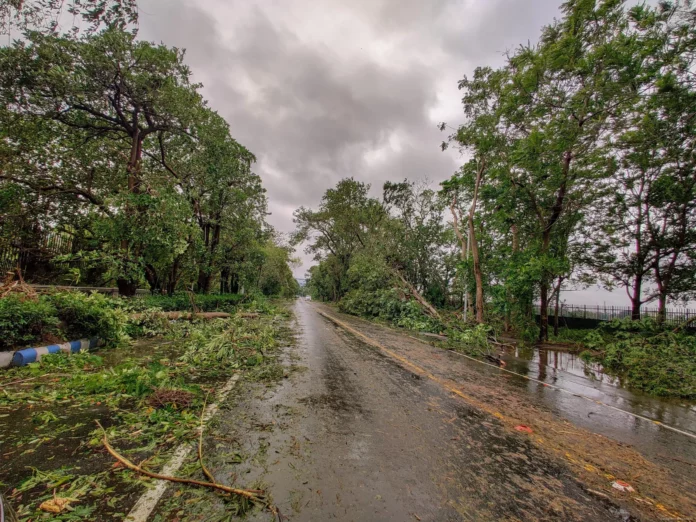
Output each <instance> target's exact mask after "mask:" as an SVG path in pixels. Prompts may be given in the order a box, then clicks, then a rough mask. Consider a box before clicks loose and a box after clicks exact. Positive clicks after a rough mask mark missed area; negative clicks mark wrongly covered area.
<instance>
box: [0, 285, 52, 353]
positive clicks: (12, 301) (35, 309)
mask: <svg viewBox="0 0 696 522" xmlns="http://www.w3.org/2000/svg"><path fill="white" fill-rule="evenodd" d="M57 333H58V317H57V316H56V309H55V307H54V306H53V304H52V303H50V302H49V301H47V300H46V299H38V300H33V299H27V298H25V297H23V296H19V295H15V294H10V295H8V296H7V297H4V298H3V299H0V350H9V349H11V348H13V347H16V346H19V347H22V346H28V345H31V344H34V343H37V342H40V341H41V340H42V339H43V338H44V337H45V336H46V335H48V334H53V335H55V334H57Z"/></svg>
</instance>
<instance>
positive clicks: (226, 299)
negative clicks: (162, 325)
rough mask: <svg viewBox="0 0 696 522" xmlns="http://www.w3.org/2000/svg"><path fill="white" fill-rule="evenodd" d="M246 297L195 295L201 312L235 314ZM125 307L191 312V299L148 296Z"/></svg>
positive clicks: (185, 296) (174, 296)
mask: <svg viewBox="0 0 696 522" xmlns="http://www.w3.org/2000/svg"><path fill="white" fill-rule="evenodd" d="M245 297H246V296H243V295H240V294H193V299H194V302H195V304H196V306H197V307H198V309H199V310H200V311H201V312H233V311H234V310H235V309H236V307H237V306H239V304H240V303H241V302H242V301H243V300H244V298H245ZM124 304H125V307H126V308H128V309H130V310H133V311H138V312H141V311H145V310H147V309H152V308H159V309H161V310H163V311H165V312H178V311H181V312H185V311H191V309H192V307H191V298H190V297H189V294H187V293H177V294H174V295H172V296H168V295H148V296H142V297H137V298H135V299H131V300H128V301H126V302H125V303H124Z"/></svg>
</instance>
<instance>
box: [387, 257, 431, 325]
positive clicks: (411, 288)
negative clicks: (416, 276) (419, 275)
mask: <svg viewBox="0 0 696 522" xmlns="http://www.w3.org/2000/svg"><path fill="white" fill-rule="evenodd" d="M394 273H395V274H396V276H397V277H398V278H399V279H400V280H401V282H402V283H403V284H404V285H406V287H407V288H408V289H409V291H410V292H411V294H412V295H413V297H414V298H415V299H416V301H418V302H419V303H420V304H421V306H422V307H423V308H425V309H426V311H427V312H428V315H430V316H432V317H434V318H435V319H437V320H438V321H442V317H440V314H439V313H438V311H437V310H435V308H434V307H433V305H431V304H430V303H429V302H428V301H426V300H425V298H424V297H423V296H422V295H420V293H419V292H418V290H416V287H415V286H413V285H412V284H411V283H409V282H408V281H406V279H405V278H404V276H402V275H401V272H399V271H398V270H396V269H395V270H394Z"/></svg>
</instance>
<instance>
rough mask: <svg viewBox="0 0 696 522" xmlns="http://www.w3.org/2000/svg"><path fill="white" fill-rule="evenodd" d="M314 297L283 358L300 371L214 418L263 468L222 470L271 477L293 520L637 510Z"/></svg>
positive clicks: (557, 516)
mask: <svg viewBox="0 0 696 522" xmlns="http://www.w3.org/2000/svg"><path fill="white" fill-rule="evenodd" d="M315 306H316V305H313V304H308V303H304V302H300V301H298V302H297V304H296V306H295V314H296V318H297V321H298V323H299V328H300V334H299V338H298V343H297V346H296V347H295V348H294V349H293V351H292V353H290V354H289V355H288V356H289V357H290V359H291V360H289V361H286V362H288V364H291V365H292V366H293V367H294V368H295V369H296V370H297V371H291V372H290V374H289V378H288V379H286V380H284V381H283V383H282V384H281V385H279V386H277V387H274V388H258V387H257V388H254V387H253V385H250V386H251V387H250V388H248V389H247V390H243V392H242V393H241V396H242V398H241V399H240V402H239V403H238V404H237V405H236V406H235V407H234V408H233V409H232V410H230V411H228V412H227V413H226V414H224V415H221V417H220V419H219V425H218V426H216V427H215V431H216V432H218V433H220V432H221V433H226V434H227V436H228V437H229V439H230V440H235V441H236V443H237V444H241V447H240V448H239V451H240V452H243V453H255V454H256V455H257V457H256V462H257V463H258V462H261V463H262V466H261V468H260V469H254V467H253V466H252V467H249V468H247V469H240V467H239V466H237V465H235V464H234V463H228V464H225V463H224V462H223V463H221V462H213V463H212V464H211V467H213V468H214V470H213V473H214V474H215V475H216V477H218V478H219V479H221V480H228V479H229V477H233V478H232V479H229V480H235V479H237V478H238V477H240V476H241V480H243V482H244V483H245V484H251V483H254V481H255V480H261V481H263V483H264V487H265V488H266V489H267V491H269V492H270V493H271V495H272V498H273V501H274V502H275V504H276V505H277V506H278V507H279V508H280V510H281V512H282V513H283V514H284V515H285V516H286V517H288V518H290V519H291V520H293V521H304V520H306V521H309V520H313V521H326V520H341V521H356V522H358V521H373V520H375V521H377V520H379V521H409V520H414V521H418V520H424V521H425V520H432V521H450V520H451V521H455V520H457V521H458V520H477V521H478V520H597V521H600V520H601V521H606V520H629V519H630V518H629V517H630V516H629V514H628V512H626V511H624V510H623V509H620V508H618V507H616V505H615V504H614V503H613V502H608V501H606V499H602V498H599V497H597V496H594V495H592V494H590V493H589V492H588V491H587V490H586V489H585V488H584V487H583V486H582V484H581V483H580V482H579V481H578V480H576V479H575V478H574V476H573V475H572V474H571V473H570V471H569V470H568V469H567V468H566V466H565V464H564V463H563V462H560V461H558V460H557V459H552V458H551V457H549V456H548V455H547V454H546V453H545V452H544V451H543V450H542V449H540V448H539V447H538V446H537V445H535V444H533V443H532V442H531V441H530V440H529V437H528V436H527V435H524V434H519V433H516V432H514V431H513V432H511V431H510V430H509V429H507V428H506V427H505V426H504V425H503V424H502V423H501V422H500V421H499V420H498V419H497V418H496V417H494V416H492V415H489V414H488V413H485V412H482V411H480V410H478V409H476V408H474V407H472V406H470V405H468V404H467V403H466V402H464V401H462V400H459V399H458V398H456V397H453V396H452V395H451V394H450V393H448V392H447V391H446V390H445V389H443V388H442V387H440V386H439V385H438V384H437V383H435V382H433V381H431V380H429V379H427V378H424V377H422V376H420V375H417V374H415V373H412V372H410V371H408V370H406V369H404V368H403V367H401V366H400V365H398V364H396V363H395V362H394V361H393V360H392V359H391V358H388V357H385V356H384V355H382V354H381V353H380V352H379V351H378V350H375V349H374V348H372V347H369V346H367V345H365V344H363V343H361V342H359V341H357V340H356V339H355V338H354V337H352V336H351V335H349V334H346V333H344V331H342V330H340V329H338V328H337V327H335V326H334V325H333V324H332V323H330V322H328V321H326V320H325V319H323V318H322V317H321V316H319V314H318V313H317V311H316V308H315ZM240 440H241V441H242V442H241V443H240ZM259 455H260V457H259ZM254 519H258V520H267V514H266V513H257V515H256V517H255V518H254Z"/></svg>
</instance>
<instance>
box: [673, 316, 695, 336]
mask: <svg viewBox="0 0 696 522" xmlns="http://www.w3.org/2000/svg"><path fill="white" fill-rule="evenodd" d="M692 323H696V316H694V317H692V318H691V319H689V320H688V321H685V322H683V323H682V324H680V325H679V326H677V327H676V328H675V329H674V330H672V333H677V332H678V331H679V330H681V329H682V328H686V327H687V326H689V325H690V324H692Z"/></svg>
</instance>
